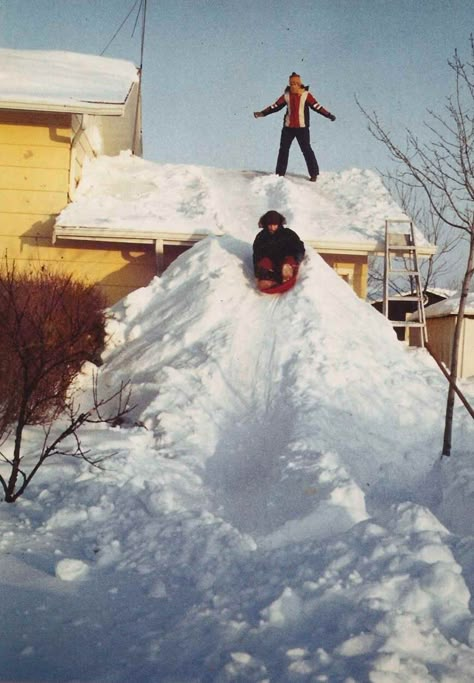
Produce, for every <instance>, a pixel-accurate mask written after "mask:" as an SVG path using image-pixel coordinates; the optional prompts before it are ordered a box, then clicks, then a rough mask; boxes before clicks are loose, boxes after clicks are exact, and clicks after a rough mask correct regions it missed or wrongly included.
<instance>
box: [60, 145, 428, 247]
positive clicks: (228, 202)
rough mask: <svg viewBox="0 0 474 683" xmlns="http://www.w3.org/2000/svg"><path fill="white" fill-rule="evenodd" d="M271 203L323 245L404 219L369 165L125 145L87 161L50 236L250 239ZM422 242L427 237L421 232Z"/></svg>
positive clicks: (364, 241) (375, 240)
mask: <svg viewBox="0 0 474 683" xmlns="http://www.w3.org/2000/svg"><path fill="white" fill-rule="evenodd" d="M269 209H275V210H277V211H280V212H281V213H282V214H284V215H285V216H286V218H287V224H288V227H290V228H292V229H293V230H295V231H296V232H297V233H298V234H299V235H300V236H301V237H302V239H304V240H305V241H307V242H308V243H309V244H312V245H313V246H316V247H317V248H318V249H319V250H320V251H326V252H331V253H338V252H340V253H353V254H367V253H370V252H375V251H378V250H380V249H383V242H384V225H385V218H390V219H398V220H407V219H408V217H407V216H406V215H405V214H404V213H403V212H402V211H401V209H400V208H399V207H398V206H397V204H396V203H395V202H394V201H393V199H392V198H391V196H390V195H389V193H388V192H387V190H386V189H385V187H384V185H383V183H382V181H381V180H380V178H379V176H378V175H377V174H376V173H374V172H372V171H368V170H361V169H349V170H348V171H342V172H340V173H330V172H325V173H322V174H321V175H320V177H319V178H318V182H317V183H316V184H313V183H309V182H308V181H307V179H306V178H304V177H301V176H288V177H285V178H281V177H278V176H276V175H274V174H268V173H262V172H258V171H233V170H224V169H218V168H210V167H202V166H190V165H184V164H157V163H154V162H151V161H146V160H144V159H141V158H138V157H134V156H132V155H130V154H129V153H126V152H122V153H121V154H120V155H119V156H116V157H99V158H97V159H95V160H93V161H91V162H90V163H89V165H88V166H87V167H86V168H85V170H84V175H83V178H82V181H81V184H80V185H79V188H78V191H77V194H76V197H75V200H74V202H72V203H71V204H69V205H68V206H67V207H66V208H65V209H64V210H63V211H62V212H61V214H60V216H59V217H58V219H57V223H56V227H55V237H56V238H62V239H90V240H108V241H123V242H125V241H131V242H133V241H134V242H140V241H141V242H152V241H153V240H154V239H156V238H163V236H165V238H167V239H168V238H171V237H172V236H173V235H174V237H175V238H176V239H177V240H178V241H179V240H188V241H193V240H194V241H197V240H198V239H202V237H204V236H206V235H215V234H223V233H226V234H231V235H233V236H235V237H238V238H240V239H244V240H247V241H253V239H254V238H255V235H256V232H257V222H258V219H259V217H260V216H261V215H262V214H263V213H265V211H268V210H269ZM418 239H419V244H420V245H424V248H425V251H426V252H427V253H433V252H434V251H435V247H433V246H432V245H429V244H428V243H427V242H426V240H425V239H424V237H423V236H422V235H421V233H420V234H419V235H418Z"/></svg>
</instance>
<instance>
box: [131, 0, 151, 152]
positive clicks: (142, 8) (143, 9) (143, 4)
mask: <svg viewBox="0 0 474 683" xmlns="http://www.w3.org/2000/svg"><path fill="white" fill-rule="evenodd" d="M146 3H147V0H141V2H140V7H139V8H138V13H137V19H136V21H135V26H136V24H137V21H138V17H139V16H140V12H143V14H142V36H141V41H140V66H139V67H138V93H137V106H136V109H135V125H134V127H133V130H134V137H133V149H132V154H135V153H136V151H137V142H139V141H140V140H141V135H140V133H139V132H138V135H137V128H138V120H139V113H140V108H141V100H142V97H141V94H142V71H143V53H144V51H145V26H146ZM134 30H135V29H134ZM137 137H138V141H137Z"/></svg>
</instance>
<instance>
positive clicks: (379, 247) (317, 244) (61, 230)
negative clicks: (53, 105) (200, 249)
mask: <svg viewBox="0 0 474 683" xmlns="http://www.w3.org/2000/svg"><path fill="white" fill-rule="evenodd" d="M219 234H222V233H216V232H213V233H178V232H167V231H163V230H127V229H126V228H124V229H116V228H115V229H114V228H92V227H85V226H74V227H71V226H61V225H57V224H56V226H55V228H54V232H53V242H55V241H56V240H58V239H64V240H79V241H84V242H129V243H138V244H153V243H154V242H156V241H157V240H164V241H167V242H175V243H178V244H179V243H182V242H186V243H189V242H199V241H200V240H202V239H204V238H205V237H210V236H212V235H219ZM304 241H305V243H306V244H308V245H309V246H311V247H313V248H314V249H316V251H317V252H318V253H320V254H346V255H347V254H351V255H354V256H368V255H369V254H373V255H383V253H384V247H383V244H380V243H379V242H375V241H374V242H343V241H340V242H336V241H330V242H329V241H325V240H310V239H305V240H304ZM436 250H437V247H436V246H434V245H423V246H420V247H418V255H419V256H421V257H425V258H426V257H429V256H432V255H433V254H435V253H436Z"/></svg>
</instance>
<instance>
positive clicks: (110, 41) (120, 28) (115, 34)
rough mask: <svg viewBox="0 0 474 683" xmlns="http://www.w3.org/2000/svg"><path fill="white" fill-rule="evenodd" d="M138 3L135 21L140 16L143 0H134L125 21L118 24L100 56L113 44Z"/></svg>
mask: <svg viewBox="0 0 474 683" xmlns="http://www.w3.org/2000/svg"><path fill="white" fill-rule="evenodd" d="M139 2H140V7H139V8H138V12H137V19H138V17H139V16H140V10H141V8H142V3H143V0H135V2H134V3H133V6H132V8H131V10H130V11H129V12H128V14H127V16H126V17H125V19H124V20H123V21H122V23H121V24H120V26H119V27H118V29H117V30H116V31H115V33H114V35H113V36H112V38H111V39H110V40H109V42H108V43H107V45H106V46H105V47H104V49H103V50H102V52H101V53H100V55H101V56H102V55H103V54H104V53H105V52H106V51H107V50H108V49H109V47H110V46H111V45H112V43H113V42H114V40H115V39H116V37H117V36H118V34H119V33H120V31H121V30H122V29H123V27H124V24H125V23H126V21H127V19H128V18H129V16H130V15H131V13H132V12H133V10H134V9H135V7H136V6H137V5H138V3H139ZM135 25H136V21H135ZM134 30H135V29H134ZM132 35H133V32H132Z"/></svg>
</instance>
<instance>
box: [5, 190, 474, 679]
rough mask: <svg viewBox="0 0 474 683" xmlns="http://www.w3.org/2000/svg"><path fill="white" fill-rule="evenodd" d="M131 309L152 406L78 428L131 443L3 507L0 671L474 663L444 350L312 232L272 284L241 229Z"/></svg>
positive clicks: (398, 669) (123, 337)
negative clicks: (368, 294)
mask: <svg viewBox="0 0 474 683" xmlns="http://www.w3.org/2000/svg"><path fill="white" fill-rule="evenodd" d="M285 182H292V181H288V180H286V181H285ZM273 208H277V209H278V208H279V207H277V206H275V207H273ZM290 227H294V226H293V225H290ZM254 234H255V233H254ZM113 312H114V320H112V321H111V323H110V334H111V339H110V344H109V348H108V350H107V351H106V354H105V363H104V365H103V366H102V368H101V371H100V381H101V386H102V391H103V392H104V393H107V392H110V391H112V390H113V389H114V388H116V387H117V386H118V384H119V382H120V380H128V379H130V380H131V382H132V389H133V403H134V404H136V405H135V408H134V409H133V411H132V412H131V414H130V415H129V416H128V418H127V421H126V423H124V424H123V425H122V426H120V427H114V428H112V427H103V426H102V427H100V426H96V427H94V428H92V427H91V428H88V429H86V430H85V431H84V432H83V442H84V445H85V446H86V447H89V448H90V449H91V450H92V451H93V453H94V454H102V455H104V456H105V455H107V454H112V453H115V455H114V456H113V457H112V458H110V459H109V460H107V461H106V463H105V470H103V471H101V470H97V469H93V468H91V467H89V466H88V465H87V464H85V463H84V462H79V461H76V460H63V461H60V460H57V461H55V462H51V463H50V464H47V465H45V466H44V467H43V468H42V470H40V472H39V474H38V476H37V478H36V479H35V480H33V483H32V484H31V485H30V488H29V489H28V490H27V493H26V494H25V496H24V497H23V498H21V499H20V500H19V501H18V502H17V503H16V504H15V505H7V504H5V503H3V504H0V550H1V555H0V587H1V599H0V610H1V615H2V616H1V621H0V623H1V627H0V628H1V638H0V662H1V666H0V681H15V682H18V681H22V682H26V681H30V682H35V683H53V682H61V683H66V682H68V683H72V682H74V683H91V682H94V683H128V682H133V683H211V682H212V683H235V682H242V683H243V682H252V683H257V682H258V683H264V682H269V683H292V682H298V683H300V682H305V683H310V682H311V683H313V682H316V681H318V682H319V681H327V682H328V683H335V682H336V683H337V682H339V681H340V682H344V683H354V682H356V683H364V682H366V681H370V682H371V683H408V682H409V683H416V682H423V683H425V682H431V681H440V682H441V681H442V682H443V683H448V682H449V683H468V682H469V683H470V682H471V681H472V675H473V674H472V672H473V671H474V625H473V624H474V622H473V604H472V597H471V596H472V594H473V590H474V574H473V569H474V539H473V537H472V520H473V514H474V500H473V493H474V458H473V455H474V452H473V451H474V449H473V437H474V422H473V421H472V419H471V418H470V416H469V415H468V414H467V412H466V411H465V410H464V408H462V406H461V407H457V408H456V417H455V430H454V439H453V452H452V457H451V458H450V459H444V460H440V449H441V443H442V430H443V411H444V401H445V394H446V381H445V379H444V377H443V376H442V375H441V373H440V371H439V370H438V368H437V367H436V365H435V363H434V362H433V361H432V360H431V358H430V357H429V356H428V355H427V354H426V352H424V351H423V350H409V349H407V348H406V347H405V346H404V345H402V344H400V343H399V342H397V340H396V336H395V334H394V332H393V330H392V328H391V326H390V325H389V324H388V323H387V321H386V320H385V319H384V318H383V317H382V316H381V315H380V314H378V313H377V312H376V311H375V310H374V309H373V308H372V307H370V306H369V305H368V304H366V303H364V302H362V301H361V300H360V299H358V298H357V297H356V296H355V295H354V294H353V292H352V290H351V289H350V288H349V287H348V286H347V285H346V284H345V283H344V282H343V281H342V280H341V279H340V278H339V277H338V276H337V275H336V274H335V273H334V271H332V270H331V269H330V268H329V267H328V266H327V265H326V264H325V263H324V262H323V260H322V259H321V258H320V256H318V255H317V254H316V252H314V251H313V250H311V249H308V254H307V258H306V260H305V262H304V264H303V266H302V268H301V270H300V278H299V281H298V283H297V285H296V286H295V288H294V289H293V290H291V291H290V292H288V293H287V294H285V295H282V296H280V297H272V296H268V295H264V294H260V293H258V292H257V291H256V290H255V287H254V283H253V278H252V269H251V242H250V241H249V239H248V238H246V237H245V236H242V237H239V236H238V235H235V234H224V235H221V236H210V237H208V238H206V239H205V240H203V241H201V242H199V243H198V244H197V245H196V246H195V247H193V249H192V250H190V251H188V252H186V253H185V254H183V255H182V256H181V257H179V259H177V260H176V261H175V262H174V264H172V266H171V267H170V268H169V269H168V270H167V271H166V273H165V274H164V276H163V277H162V278H161V279H155V280H154V281H153V282H152V283H151V284H150V285H149V286H148V287H146V288H143V289H141V290H138V291H136V292H134V293H132V294H131V295H130V296H129V297H127V298H126V299H125V300H123V301H122V302H121V303H119V304H118V305H117V306H116V307H115V309H114V311H113ZM86 370H87V372H86V373H85V375H84V377H83V378H82V380H81V382H82V384H81V386H82V388H83V390H84V391H85V392H86V393H87V391H88V386H89V382H90V374H91V370H90V369H89V368H87V369H86ZM463 388H464V389H465V391H466V393H467V395H468V396H470V398H471V400H473V399H474V384H473V382H472V381H471V382H470V383H469V382H465V383H464V385H463ZM39 438H40V435H39V434H38V432H37V431H36V430H35V429H31V430H30V431H29V432H28V439H29V440H28V448H29V449H30V451H31V453H34V451H35V444H37V443H38V441H37V440H38V439H39ZM7 446H8V445H7ZM4 448H5V447H4Z"/></svg>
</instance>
